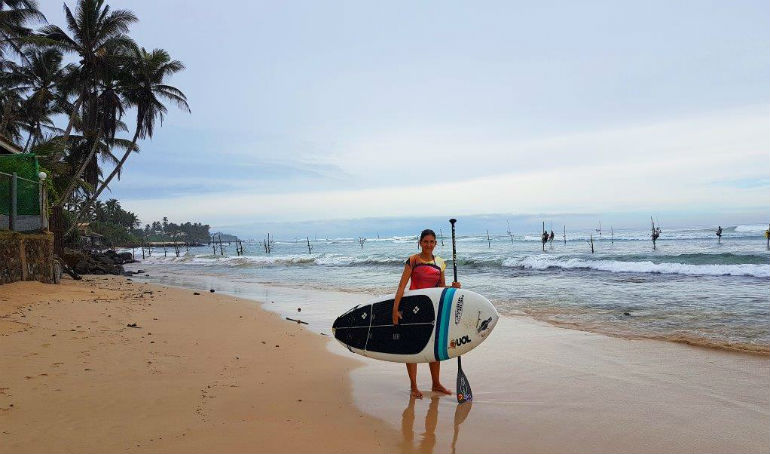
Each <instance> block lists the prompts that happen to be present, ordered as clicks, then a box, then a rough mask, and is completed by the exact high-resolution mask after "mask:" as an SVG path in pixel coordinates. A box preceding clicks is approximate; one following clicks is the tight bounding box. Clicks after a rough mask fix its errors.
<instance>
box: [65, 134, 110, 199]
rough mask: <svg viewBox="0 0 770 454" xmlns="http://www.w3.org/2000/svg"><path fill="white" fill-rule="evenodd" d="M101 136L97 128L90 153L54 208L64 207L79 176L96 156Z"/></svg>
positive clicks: (73, 190)
mask: <svg viewBox="0 0 770 454" xmlns="http://www.w3.org/2000/svg"><path fill="white" fill-rule="evenodd" d="M101 135H102V128H101V127H99V129H98V130H97V132H96V136H95V137H94V144H93V145H92V146H91V151H90V152H89V153H88V156H87V157H86V159H85V160H84V161H83V164H82V165H81V166H80V168H79V169H78V171H77V173H75V175H73V176H72V181H70V184H69V186H67V189H66V190H65V191H64V192H63V193H62V195H61V197H59V200H57V201H56V203H55V204H54V205H55V206H64V203H65V202H66V201H67V199H69V198H70V196H71V195H72V193H73V192H75V188H76V187H77V184H78V180H79V179H80V177H81V176H83V172H85V170H86V166H88V163H89V162H91V159H93V157H94V155H95V154H96V149H97V148H98V147H99V138H100V137H101Z"/></svg>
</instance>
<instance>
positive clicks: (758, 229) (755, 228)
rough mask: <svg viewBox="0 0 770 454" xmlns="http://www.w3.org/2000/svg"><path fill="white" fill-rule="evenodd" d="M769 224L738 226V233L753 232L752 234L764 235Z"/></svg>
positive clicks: (736, 229) (736, 228)
mask: <svg viewBox="0 0 770 454" xmlns="http://www.w3.org/2000/svg"><path fill="white" fill-rule="evenodd" d="M767 228H768V225H767V224H750V225H738V226H736V227H735V231H736V232H751V233H763V232H764V231H765V230H767Z"/></svg>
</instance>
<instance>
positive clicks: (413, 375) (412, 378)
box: [406, 363, 422, 399]
mask: <svg viewBox="0 0 770 454" xmlns="http://www.w3.org/2000/svg"><path fill="white" fill-rule="evenodd" d="M406 373H407V374H409V386H410V387H411V389H412V396H413V397H416V398H418V399H422V393H421V392H420V390H419V389H417V364H416V363H406Z"/></svg>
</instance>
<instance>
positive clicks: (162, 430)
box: [0, 277, 398, 453]
mask: <svg viewBox="0 0 770 454" xmlns="http://www.w3.org/2000/svg"><path fill="white" fill-rule="evenodd" d="M133 323H136V325H137V327H136V328H133V327H128V326H127V325H129V324H133ZM326 342H328V339H326V338H323V337H322V336H320V335H319V334H313V333H311V332H309V331H307V330H303V329H302V328H301V327H300V326H298V325H297V324H295V323H291V322H288V321H285V320H282V319H280V318H279V317H278V316H277V315H275V314H272V313H269V312H266V311H263V310H261V309H260V308H259V306H258V305H257V304H255V303H254V302H251V301H246V300H239V299H237V298H233V297H229V296H224V295H220V294H216V293H214V294H211V293H208V292H206V293H203V292H201V295H199V296H195V295H193V291H192V290H183V289H175V288H167V287H160V286H154V285H149V284H142V283H137V282H132V281H130V280H127V279H125V278H118V277H109V278H106V277H88V278H86V279H85V280H84V281H82V282H74V281H71V280H65V281H63V282H62V284H61V285H46V284H40V283H36V282H19V283H14V284H10V285H2V286H0V452H3V453H5V452H388V451H395V450H396V449H397V446H398V445H397V443H398V440H396V438H395V434H397V432H396V431H394V430H392V429H389V428H387V426H386V425H384V424H383V423H382V422H381V421H379V420H377V419H376V418H373V417H371V416H367V415H365V414H363V413H361V412H360V411H358V410H356V408H355V406H354V405H353V404H352V397H351V389H350V388H351V386H350V382H349V378H348V377H349V372H350V371H351V370H352V369H353V368H355V367H356V366H357V365H358V364H360V363H359V362H357V361H355V360H352V359H345V358H341V357H339V356H337V355H334V354H332V353H329V352H328V351H327V349H326V347H325V345H326ZM350 427H355V428H356V430H355V431H354V434H355V435H354V436H346V435H343V429H345V428H350ZM348 433H350V431H348ZM389 443H390V444H389Z"/></svg>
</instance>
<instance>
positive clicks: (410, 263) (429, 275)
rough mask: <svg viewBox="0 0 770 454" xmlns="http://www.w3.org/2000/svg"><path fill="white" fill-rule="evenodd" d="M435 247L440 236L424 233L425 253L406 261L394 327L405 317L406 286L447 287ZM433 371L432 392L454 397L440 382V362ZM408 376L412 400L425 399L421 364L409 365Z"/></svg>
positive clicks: (396, 300) (421, 245)
mask: <svg viewBox="0 0 770 454" xmlns="http://www.w3.org/2000/svg"><path fill="white" fill-rule="evenodd" d="M435 247H436V232H434V231H433V230H431V229H425V230H423V231H422V233H421V234H420V248H421V249H422V252H420V253H419V254H415V255H413V256H411V257H409V258H408V259H407V260H406V264H405V265H404V272H403V273H402V274H401V281H400V282H399V283H398V291H396V298H395V301H394V302H393V324H394V325H398V319H400V318H401V313H399V312H398V306H399V304H401V298H402V297H403V296H404V289H406V283H407V282H409V280H410V279H411V281H412V283H411V285H410V286H409V290H417V289H421V288H431V287H446V279H445V277H444V270H445V269H446V263H444V260H442V259H441V257H436V256H435V255H433V249H434V248H435ZM452 287H455V288H460V283H459V282H453V283H452ZM429 367H430V376H431V379H432V380H433V387H432V388H431V389H432V390H433V391H435V392H439V393H443V394H452V392H451V391H449V390H448V389H446V388H445V387H444V385H442V384H441V382H440V381H439V372H440V370H441V364H440V363H439V362H438V361H433V362H431V363H429ZM406 372H407V374H409V382H410V385H411V388H412V396H414V397H416V398H418V399H422V393H421V392H420V390H419V389H417V364H416V363H406Z"/></svg>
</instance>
